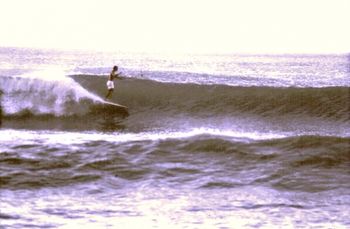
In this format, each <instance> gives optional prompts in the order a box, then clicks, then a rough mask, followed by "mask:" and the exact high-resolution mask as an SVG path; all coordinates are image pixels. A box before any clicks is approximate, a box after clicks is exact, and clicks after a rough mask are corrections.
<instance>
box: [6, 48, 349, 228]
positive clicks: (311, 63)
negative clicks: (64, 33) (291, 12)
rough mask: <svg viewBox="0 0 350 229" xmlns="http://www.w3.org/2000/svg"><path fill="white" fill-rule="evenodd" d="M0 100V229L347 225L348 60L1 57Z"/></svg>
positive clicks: (30, 52)
mask: <svg viewBox="0 0 350 229" xmlns="http://www.w3.org/2000/svg"><path fill="white" fill-rule="evenodd" d="M114 65H118V66H119V68H120V71H121V72H122V74H121V75H122V76H123V79H121V80H115V84H116V89H115V92H114V94H113V98H112V101H113V102H116V103H119V104H123V105H125V106H127V107H128V108H129V113H130V115H129V116H127V117H125V116H123V115H121V114H118V113H111V112H103V111H101V110H96V109H95V108H94V107H95V106H94V104H96V103H100V102H101V101H102V100H103V98H104V95H105V94H106V92H107V89H106V80H107V77H108V75H109V73H110V71H111V69H112V67H113V66H114ZM0 91H1V119H0V120H1V126H0V198H1V201H0V209H1V210H0V228H77V227H79V226H83V227H84V228H350V218H349V215H350V56H349V55H238V54H232V55H228V54H226V55H185V54H183V55H180V54H172V55H170V54H145V53H104V52H83V51H55V50H39V49H25V48H4V47H2V48H0Z"/></svg>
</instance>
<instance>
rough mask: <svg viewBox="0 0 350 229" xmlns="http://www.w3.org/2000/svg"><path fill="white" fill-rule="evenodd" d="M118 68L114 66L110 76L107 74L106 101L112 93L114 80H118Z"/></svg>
mask: <svg viewBox="0 0 350 229" xmlns="http://www.w3.org/2000/svg"><path fill="white" fill-rule="evenodd" d="M117 72H118V66H114V67H113V70H112V71H111V74H109V77H108V81H107V89H108V92H107V95H106V99H108V98H109V97H110V96H111V95H112V93H113V90H114V82H113V80H114V78H118V74H119V73H117Z"/></svg>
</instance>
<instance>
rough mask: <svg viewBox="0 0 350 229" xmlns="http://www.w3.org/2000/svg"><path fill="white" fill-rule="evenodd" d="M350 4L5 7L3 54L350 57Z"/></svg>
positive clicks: (225, 1) (0, 19)
mask: <svg viewBox="0 0 350 229" xmlns="http://www.w3.org/2000/svg"><path fill="white" fill-rule="evenodd" d="M349 9H350V0H124V1H123V0H0V46H15V47H39V48H54V49H85V50H102V51H105V50H110V51H117V50H118V51H136V52H187V53H188V52H190V53H348V52H350V29H349V28H350V27H349V23H350V14H349V13H348V12H349Z"/></svg>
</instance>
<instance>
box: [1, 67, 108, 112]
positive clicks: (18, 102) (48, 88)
mask: <svg viewBox="0 0 350 229" xmlns="http://www.w3.org/2000/svg"><path fill="white" fill-rule="evenodd" d="M0 85H1V88H0V90H2V91H3V93H4V95H3V98H2V106H3V111H4V113H5V114H16V113H18V112H21V111H23V110H28V111H30V112H32V113H34V114H53V115H56V116H60V115H67V114H68V115H70V114H72V113H74V109H73V107H72V106H74V104H75V106H78V104H79V102H80V101H81V100H82V99H88V100H91V101H102V99H101V98H100V97H98V96H97V95H95V94H93V93H90V92H89V91H87V90H86V89H84V88H83V87H82V86H80V85H79V84H78V83H77V82H75V81H74V80H73V79H72V78H70V77H68V76H66V74H65V72H64V70H61V69H59V68H49V69H44V70H39V71H33V72H30V73H25V74H22V75H18V76H13V77H0Z"/></svg>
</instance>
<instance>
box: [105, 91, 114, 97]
mask: <svg viewBox="0 0 350 229" xmlns="http://www.w3.org/2000/svg"><path fill="white" fill-rule="evenodd" d="M112 92H113V89H109V90H108V92H107V95H106V99H108V98H109V96H111V94H112Z"/></svg>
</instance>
